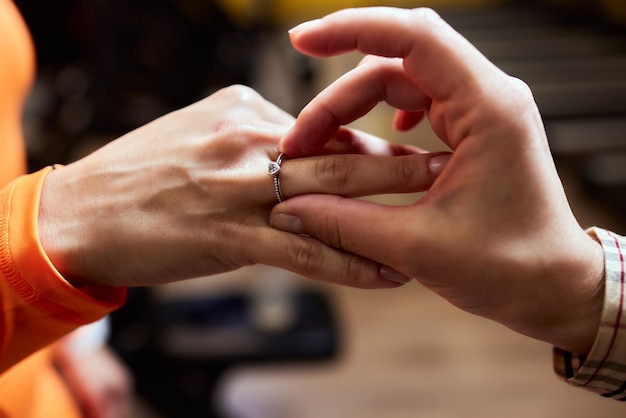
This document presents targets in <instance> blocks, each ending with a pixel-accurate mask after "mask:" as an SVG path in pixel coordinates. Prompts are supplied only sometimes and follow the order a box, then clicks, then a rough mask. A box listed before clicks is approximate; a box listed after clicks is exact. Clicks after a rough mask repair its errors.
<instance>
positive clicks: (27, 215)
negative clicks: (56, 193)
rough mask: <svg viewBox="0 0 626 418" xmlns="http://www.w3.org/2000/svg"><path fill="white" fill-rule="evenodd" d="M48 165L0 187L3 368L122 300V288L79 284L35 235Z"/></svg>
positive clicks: (0, 350)
mask: <svg viewBox="0 0 626 418" xmlns="http://www.w3.org/2000/svg"><path fill="white" fill-rule="evenodd" d="M49 171H50V168H47V169H44V170H41V171H39V172H37V173H34V174H31V175H27V176H22V177H19V178H18V179H17V180H15V181H14V182H12V183H10V184H9V185H8V186H7V187H5V188H4V189H2V190H1V191H0V297H1V298H2V299H1V305H0V373H2V372H3V371H5V370H7V369H8V368H9V367H11V366H12V365H14V364H16V363H17V362H19V361H20V360H21V359H23V358H25V357H27V356H28V355H30V354H32V353H33V352H35V351H37V350H38V349H40V348H42V347H44V346H46V345H48V344H50V343H52V342H53V341H55V340H57V339H58V338H60V337H61V336H63V335H65V334H67V333H69V332H70V331H72V330H73V329H75V328H77V327H78V326H80V325H83V324H87V323H90V322H93V321H95V320H97V319H99V318H101V317H103V316H105V315H106V314H108V313H109V312H111V311H112V310H114V309H116V308H118V307H119V306H121V305H122V304H123V303H124V301H125V297H126V289H124V288H108V287H102V288H85V289H82V288H81V289H80V290H79V289H77V288H75V287H73V286H72V285H70V284H69V283H68V282H67V281H65V280H64V279H63V277H62V276H61V275H60V274H59V273H58V272H57V271H56V269H55V268H54V266H53V265H52V264H51V263H50V261H49V259H48V257H47V256H46V254H45V252H44V251H43V248H42V247H41V245H40V243H39V240H38V236H37V216H38V212H39V196H40V192H41V187H42V185H43V181H44V179H45V176H46V174H47V173H48V172H49Z"/></svg>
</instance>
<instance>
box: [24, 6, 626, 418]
mask: <svg viewBox="0 0 626 418" xmlns="http://www.w3.org/2000/svg"><path fill="white" fill-rule="evenodd" d="M16 3H17V5H18V7H19V8H20V9H21V11H22V13H23V14H24V16H25V18H26V20H27V22H28V24H29V27H30V29H31V31H32V33H33V37H34V40H35V44H36V48H37V52H38V57H37V58H38V78H37V81H36V84H35V87H34V89H33V92H32V94H31V96H30V99H29V101H28V103H27V107H26V111H25V116H24V126H25V133H26V137H27V138H26V139H27V145H28V151H29V158H30V160H29V163H30V168H31V169H32V170H35V169H38V168H40V167H42V166H45V165H48V164H51V163H67V162H70V161H72V160H74V159H76V158H79V157H81V156H83V155H85V154H86V153H88V152H90V151H91V150H93V149H95V148H97V147H100V146H101V145H103V144H105V143H106V142H108V141H110V140H112V139H114V138H116V137H118V136H120V135H122V134H124V133H125V132H127V131H129V130H131V129H134V128H136V127H138V126H140V125H142V124H144V123H146V122H148V121H150V120H152V119H154V118H156V117H158V116H160V115H162V114H164V113H167V112H169V111H171V110H174V109H176V108H179V107H182V106H185V105H187V104H190V103H192V102H194V101H196V100H198V99H200V98H202V97H204V96H206V95H208V94H210V93H212V92H214V91H216V90H217V89H219V88H221V87H224V86H227V85H230V84H234V83H241V84H246V85H249V86H251V87H253V88H255V89H257V90H258V91H259V92H260V93H261V94H262V95H263V96H265V97H266V98H267V99H268V100H270V101H272V102H274V103H276V104H278V105H279V106H280V107H282V108H283V109H285V110H287V111H289V112H290V113H292V114H294V115H296V114H297V113H298V111H299V109H300V108H301V107H302V106H303V105H304V104H305V103H306V102H307V101H308V100H309V99H310V98H311V97H313V95H315V93H316V92H318V91H319V90H320V89H322V88H323V87H324V86H326V85H327V84H328V83H330V82H331V81H332V80H334V79H335V78H336V77H338V76H339V75H341V74H343V73H344V72H345V71H347V70H348V69H350V68H352V67H353V66H354V65H355V64H356V63H357V62H358V60H359V59H360V56H359V55H358V54H348V55H346V56H342V57H337V58H332V59H327V60H312V59H309V58H306V57H303V56H301V55H299V54H297V53H295V52H294V51H293V50H292V49H291V48H290V46H289V43H288V39H287V36H286V30H287V29H288V28H290V27H292V26H294V25H295V24H297V23H300V22H301V21H303V20H307V19H311V18H316V17H320V16H322V15H324V14H326V13H328V12H331V11H334V10H338V9H341V8H345V7H352V6H371V5H390V6H399V7H418V6H429V7H433V8H434V9H436V10H437V11H438V12H439V13H440V14H442V16H443V17H444V18H445V19H446V20H448V22H450V23H451V24H452V25H453V26H454V27H455V28H456V29H457V30H459V31H460V32H461V33H462V34H463V35H465V36H466V37H467V38H468V39H469V40H470V41H471V42H472V43H474V45H476V46H477V47H478V48H479V49H480V50H481V51H482V52H483V53H485V54H486V55H487V56H488V57H489V58H490V59H491V60H493V61H494V62H495V63H496V64H497V65H499V66H500V67H501V68H503V69H504V70H505V71H507V72H508V73H510V74H512V75H515V76H517V77H519V78H521V79H523V80H525V81H526V82H527V83H528V84H529V85H530V86H531V88H532V89H533V91H534V93H535V97H536V100H537V103H538V105H539V108H540V110H541V112H542V115H543V117H544V120H545V123H546V129H547V131H548V137H549V141H550V145H551V148H552V151H553V154H554V158H555V160H556V162H557V166H558V169H559V172H560V174H561V176H562V178H563V181H564V183H565V186H566V189H567V192H568V195H569V197H570V200H571V202H572V206H573V209H574V212H575V214H576V215H577V217H578V219H579V221H580V223H581V224H582V225H583V226H591V225H599V226H603V227H606V228H609V229H613V230H615V231H617V232H620V233H622V234H625V233H626V221H625V220H626V217H624V213H626V139H625V138H626V137H625V135H624V132H626V2H623V1H622V0H596V1H592V0H551V1H549V0H542V1H541V0H528V1H522V0H520V1H514V0H508V1H507V0H482V1H478V0H474V1H472V0H424V1H414V0H396V1H378V2H376V1H373V0H372V1H370V0H352V1H350V0H346V1H340V0H333V1H330V0H316V1H291V0H124V1H122V0H57V1H54V2H49V1H45V0H16ZM391 116H392V111H391V110H390V109H388V108H387V107H385V106H383V105H381V106H379V107H377V108H376V109H375V110H374V111H373V112H372V113H371V114H370V115H368V116H367V117H366V118H364V119H363V120H361V121H359V122H357V123H355V126H357V127H358V128H361V129H364V130H367V131H370V132H372V133H374V134H377V135H379V136H382V137H384V138H388V139H389V140H391V141H398V142H405V143H413V144H416V145H419V146H420V147H422V148H425V149H429V150H433V151H434V150H440V149H445V148H444V147H443V146H442V144H440V143H439V142H438V141H437V139H436V138H435V137H434V135H433V134H432V132H431V131H430V128H429V127H428V125H427V124H423V125H422V126H420V127H418V128H417V129H416V130H414V131H412V132H410V133H405V134H398V133H395V132H393V131H391V129H390V128H389V127H390V122H391ZM416 198H419V196H387V197H384V198H381V199H382V200H383V201H385V202H388V203H391V204H402V203H407V202H410V201H414V200H415V199H416ZM111 346H112V347H113V348H114V349H115V350H116V351H117V352H118V354H119V355H120V357H121V358H122V359H123V360H124V361H125V362H126V363H127V365H128V366H129V367H130V368H131V370H132V371H133V372H134V375H135V379H136V390H137V395H136V402H135V406H134V410H133V412H132V415H131V416H133V417H139V418H141V417H145V418H148V417H154V418H158V417H161V418H169V417H181V416H184V417H190V418H194V417H232V418H266V417H267V418H269V417H272V418H291V417H298V418H308V417H320V416H324V417H356V416H358V417H365V418H369V417H381V416H384V417H393V418H402V417H427V418H440V417H442V418H443V417H481V418H488V417H502V416H507V417H527V416H533V417H555V416H568V417H570V418H578V417H581V418H582V417H585V418H586V417H588V416H603V417H622V416H625V414H626V406H624V405H621V404H619V403H616V402H611V401H608V400H604V399H602V398H600V397H598V396H596V395H593V394H590V393H587V392H585V391H583V390H578V389H574V388H571V387H569V386H567V385H566V384H563V383H561V382H559V381H558V380H557V378H556V377H555V376H554V374H553V372H552V366H551V347H550V346H548V345H546V344H543V343H540V342H537V341H533V340H530V339H527V338H525V337H521V336H518V335H516V334H514V333H513V332H511V331H509V330H507V329H505V328H504V327H502V326H499V325H497V324H494V323H492V322H489V321H486V320H484V319H481V318H476V317H472V316H470V315H467V314H465V313H463V312H460V311H459V310H457V309H456V308H453V307H451V306H450V305H449V304H447V303H446V302H444V301H442V300H440V299H439V298H437V297H436V296H434V295H433V294H432V293H431V292H429V291H427V290H426V289H424V288H422V287H421V286H420V285H419V284H417V283H412V284H410V285H408V286H405V287H404V288H402V289H396V290H387V291H378V292H372V291H361V290H355V289H348V288H341V287H336V286H325V285H321V284H317V283H311V282H309V281H306V280H304V279H302V278H299V277H294V276H293V275H291V274H289V273H286V272H283V271H280V270H276V269H272V268H267V267H254V268H247V269H242V270H240V271H237V272H234V273H230V274H226V275H220V276H216V277H212V278H210V279H206V278H205V279H202V278H201V279H198V280H194V281H190V282H186V283H181V284H176V285H170V286H166V287H163V288H160V289H157V290H145V289H144V290H136V291H133V292H131V294H130V299H129V303H128V305H127V306H126V307H125V308H124V309H122V310H121V311H120V312H118V313H116V314H115V315H114V316H113V335H112V340H111Z"/></svg>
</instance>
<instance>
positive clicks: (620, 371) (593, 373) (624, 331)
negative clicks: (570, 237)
mask: <svg viewBox="0 0 626 418" xmlns="http://www.w3.org/2000/svg"><path fill="white" fill-rule="evenodd" d="M588 232H589V233H590V234H591V235H593V236H595V237H596V239H597V240H598V241H599V242H600V243H601V245H602V248H603V251H604V258H605V294H604V306H603V308H602V318H601V321H600V327H599V329H598V333H597V335H596V340H595V342H594V345H593V348H592V349H591V352H590V353H589V355H588V356H587V357H583V356H578V355H575V354H572V353H569V352H566V351H563V350H560V349H558V348H555V349H554V369H555V371H556V373H557V374H558V375H559V376H560V377H562V378H563V379H565V380H566V381H567V382H568V383H570V384H572V385H574V386H579V387H583V388H586V389H588V390H591V391H593V392H596V393H598V394H600V395H602V396H604V397H607V398H612V399H616V400H619V401H626V306H625V300H624V297H625V280H626V278H625V275H626V264H625V257H626V237H622V236H619V235H617V234H615V233H613V232H610V231H607V230H604V229H600V228H591V229H590V230H589V231H588Z"/></svg>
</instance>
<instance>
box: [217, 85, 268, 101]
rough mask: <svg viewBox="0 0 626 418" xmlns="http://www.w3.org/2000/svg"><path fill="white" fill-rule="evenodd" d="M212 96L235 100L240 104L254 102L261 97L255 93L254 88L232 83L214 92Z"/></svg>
mask: <svg viewBox="0 0 626 418" xmlns="http://www.w3.org/2000/svg"><path fill="white" fill-rule="evenodd" d="M213 96H216V97H221V98H223V99H225V100H229V101H233V102H237V103H239V104H241V105H244V104H252V103H256V102H258V101H259V100H261V99H262V98H261V96H260V95H259V93H257V92H256V91H255V90H254V89H252V88H250V87H248V86H244V85H242V84H234V85H232V86H228V87H224V88H222V89H220V90H219V91H217V92H216V93H214V94H213Z"/></svg>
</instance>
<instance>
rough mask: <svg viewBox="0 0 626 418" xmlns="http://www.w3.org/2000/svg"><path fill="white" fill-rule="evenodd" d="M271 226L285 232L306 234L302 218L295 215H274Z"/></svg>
mask: <svg viewBox="0 0 626 418" xmlns="http://www.w3.org/2000/svg"><path fill="white" fill-rule="evenodd" d="M270 226H271V227H272V228H275V229H280V230H281V231H285V232H291V233H294V234H304V225H303V224H302V221H301V220H300V218H298V217H296V216H293V215H287V214H284V213H279V214H278V215H274V216H272V218H271V219H270Z"/></svg>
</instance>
